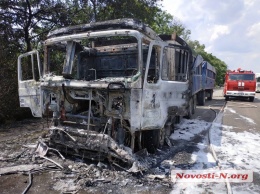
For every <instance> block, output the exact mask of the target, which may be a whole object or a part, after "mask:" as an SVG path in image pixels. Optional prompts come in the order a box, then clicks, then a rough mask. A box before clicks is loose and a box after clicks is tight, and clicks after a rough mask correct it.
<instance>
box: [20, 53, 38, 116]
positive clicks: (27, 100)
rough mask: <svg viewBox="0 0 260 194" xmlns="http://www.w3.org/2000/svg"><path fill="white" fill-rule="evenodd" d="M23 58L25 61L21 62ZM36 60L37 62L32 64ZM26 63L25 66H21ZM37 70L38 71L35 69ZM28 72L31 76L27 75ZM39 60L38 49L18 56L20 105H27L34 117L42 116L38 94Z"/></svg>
mask: <svg viewBox="0 0 260 194" xmlns="http://www.w3.org/2000/svg"><path fill="white" fill-rule="evenodd" d="M23 59H27V60H25V62H26V63H23V62H24V61H23ZM35 61H37V62H36V63H37V64H34V63H35ZM26 65H27V68H23V67H24V66H26ZM37 70H38V71H37ZM27 74H30V75H31V76H27ZM40 78H41V73H40V61H39V53H38V51H31V52H28V53H25V54H22V55H20V56H19V57H18V87H19V88H18V93H19V101H20V107H29V108H30V109H31V111H32V115H33V116H34V117H42V111H41V110H42V109H41V95H40V90H41V89H40V82H39V81H38V80H39V79H40Z"/></svg>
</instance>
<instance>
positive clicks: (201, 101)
mask: <svg viewBox="0 0 260 194" xmlns="http://www.w3.org/2000/svg"><path fill="white" fill-rule="evenodd" d="M197 97H198V99H197V100H198V105H200V106H204V105H205V91H204V90H203V91H200V92H199V93H198V96H197Z"/></svg>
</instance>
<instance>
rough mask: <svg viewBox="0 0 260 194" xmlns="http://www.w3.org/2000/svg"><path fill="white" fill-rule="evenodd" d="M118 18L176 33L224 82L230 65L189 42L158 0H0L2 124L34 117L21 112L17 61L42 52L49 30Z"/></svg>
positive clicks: (161, 32) (182, 28)
mask: <svg viewBox="0 0 260 194" xmlns="http://www.w3.org/2000/svg"><path fill="white" fill-rule="evenodd" d="M118 18H136V19H139V20H141V21H143V22H144V23H146V24H148V25H149V26H150V27H151V28H152V29H153V30H154V31H155V32H157V33H158V34H172V33H173V32H176V33H177V34H178V35H179V36H180V37H182V38H183V39H185V40H186V41H187V42H188V44H189V45H190V46H191V47H192V48H193V50H195V52H197V53H198V54H201V55H202V56H203V58H204V59H205V60H207V61H209V62H210V63H211V64H212V65H213V66H214V67H215V68H216V70H217V78H216V83H217V84H218V85H220V84H222V83H223V78H224V74H225V72H226V70H227V65H226V64H225V62H223V61H221V60H220V59H218V58H217V57H215V56H214V55H212V54H211V53H207V52H206V51H205V45H203V44H200V43H199V41H197V40H195V41H193V40H190V34H191V31H190V30H188V29H186V28H185V26H184V25H183V24H182V23H181V21H179V20H178V19H176V18H175V17H174V16H172V15H171V14H169V13H167V12H165V11H163V10H162V8H161V5H160V1H157V0H1V1H0V57H1V60H0V66H1V71H0V82H1V84H0V123H1V122H2V123H3V122H5V121H6V120H11V119H14V118H15V119H19V118H24V117H29V116H30V115H31V113H30V112H29V111H28V110H25V109H20V108H19V98H18V85H17V84H18V83H17V57H18V56H19V54H21V53H24V52H27V51H31V50H33V49H36V48H37V45H38V43H39V42H41V41H43V40H45V39H46V36H47V34H48V32H49V31H50V30H53V29H56V28H59V27H65V26H69V25H77V24H82V23H90V22H98V21H103V20H110V19H118Z"/></svg>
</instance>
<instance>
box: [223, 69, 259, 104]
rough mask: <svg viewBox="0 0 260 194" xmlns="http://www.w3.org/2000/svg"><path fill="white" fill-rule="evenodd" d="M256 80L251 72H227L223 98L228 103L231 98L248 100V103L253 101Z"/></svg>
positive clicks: (238, 70) (239, 70)
mask: <svg viewBox="0 0 260 194" xmlns="http://www.w3.org/2000/svg"><path fill="white" fill-rule="evenodd" d="M255 90H256V79H255V74H254V72H253V71H246V70H241V69H240V68H239V69H237V70H234V71H227V73H226V75H225V84H224V91H223V92H224V97H225V99H226V100H227V101H228V100H229V99H230V98H231V97H235V98H238V97H239V98H240V97H242V98H248V99H249V101H250V102H253V101H254V99H255Z"/></svg>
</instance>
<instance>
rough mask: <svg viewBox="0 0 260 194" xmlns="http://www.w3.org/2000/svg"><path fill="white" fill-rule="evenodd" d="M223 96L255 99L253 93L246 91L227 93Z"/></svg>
mask: <svg viewBox="0 0 260 194" xmlns="http://www.w3.org/2000/svg"><path fill="white" fill-rule="evenodd" d="M225 96H231V97H232V96H234V97H238V96H239V97H255V92H247V91H227V92H226V95H225Z"/></svg>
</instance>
